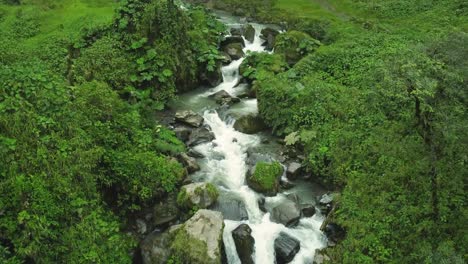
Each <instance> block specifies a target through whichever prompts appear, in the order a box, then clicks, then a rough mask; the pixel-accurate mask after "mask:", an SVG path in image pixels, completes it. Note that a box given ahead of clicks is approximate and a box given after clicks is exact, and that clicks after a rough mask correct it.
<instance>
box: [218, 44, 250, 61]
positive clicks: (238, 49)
mask: <svg viewBox="0 0 468 264" xmlns="http://www.w3.org/2000/svg"><path fill="white" fill-rule="evenodd" d="M242 49H243V46H242V45H241V44H240V43H231V44H228V45H226V46H224V48H223V51H224V52H226V53H227V54H228V55H229V56H230V57H231V58H232V59H233V60H238V59H240V58H242V57H244V55H245V54H244V51H243V50H242Z"/></svg>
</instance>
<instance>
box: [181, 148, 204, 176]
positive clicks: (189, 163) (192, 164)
mask: <svg viewBox="0 0 468 264" xmlns="http://www.w3.org/2000/svg"><path fill="white" fill-rule="evenodd" d="M177 160H178V161H179V162H180V163H182V165H184V167H185V168H186V169H187V171H188V173H194V172H196V171H199V170H200V166H199V165H198V163H197V161H196V160H195V159H194V158H192V157H190V156H189V155H187V153H180V154H179V155H177Z"/></svg>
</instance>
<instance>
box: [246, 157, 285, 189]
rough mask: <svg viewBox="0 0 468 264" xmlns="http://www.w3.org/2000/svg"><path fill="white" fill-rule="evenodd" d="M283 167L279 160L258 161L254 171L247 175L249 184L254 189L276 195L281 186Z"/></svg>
mask: <svg viewBox="0 0 468 264" xmlns="http://www.w3.org/2000/svg"><path fill="white" fill-rule="evenodd" d="M282 174H283V167H282V166H281V164H280V163H279V162H272V163H266V162H258V163H257V164H256V165H255V168H254V172H253V173H252V174H251V175H250V176H248V177H247V184H248V186H249V187H250V188H252V189H253V190H254V191H257V192H260V193H263V194H265V195H268V196H275V195H276V194H277V193H278V190H279V186H280V178H281V175H282Z"/></svg>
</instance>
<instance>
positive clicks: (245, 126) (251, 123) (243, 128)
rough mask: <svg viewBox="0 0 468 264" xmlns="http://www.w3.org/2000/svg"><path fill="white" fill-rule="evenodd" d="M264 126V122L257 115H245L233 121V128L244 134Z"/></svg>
mask: <svg viewBox="0 0 468 264" xmlns="http://www.w3.org/2000/svg"><path fill="white" fill-rule="evenodd" d="M266 128H267V127H266V125H265V122H264V121H263V119H262V118H261V117H260V116H258V115H245V116H242V117H240V118H239V119H237V120H236V122H235V123H234V129H235V130H237V131H239V132H242V133H245V134H255V133H258V132H260V131H263V130H265V129H266Z"/></svg>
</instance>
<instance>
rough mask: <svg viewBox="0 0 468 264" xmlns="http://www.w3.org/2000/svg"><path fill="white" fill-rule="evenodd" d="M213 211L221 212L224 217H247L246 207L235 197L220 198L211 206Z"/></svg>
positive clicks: (236, 218)
mask: <svg viewBox="0 0 468 264" xmlns="http://www.w3.org/2000/svg"><path fill="white" fill-rule="evenodd" d="M212 210H213V211H218V212H221V213H222V214H223V216H224V219H228V220H233V221H242V220H247V219H249V215H248V213H247V209H246V208H245V205H244V203H243V202H241V201H239V200H236V199H232V198H231V199H220V200H218V202H217V203H216V205H214V206H213V207H212Z"/></svg>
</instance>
